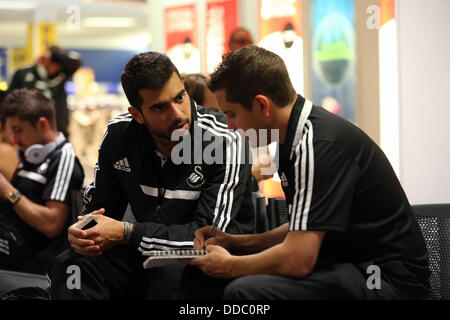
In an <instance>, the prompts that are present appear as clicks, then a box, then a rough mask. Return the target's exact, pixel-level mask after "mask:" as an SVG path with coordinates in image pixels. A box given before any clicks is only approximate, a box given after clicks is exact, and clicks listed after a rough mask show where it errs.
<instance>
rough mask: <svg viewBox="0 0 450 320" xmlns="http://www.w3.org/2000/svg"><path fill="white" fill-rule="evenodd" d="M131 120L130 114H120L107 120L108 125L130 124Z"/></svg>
mask: <svg viewBox="0 0 450 320" xmlns="http://www.w3.org/2000/svg"><path fill="white" fill-rule="evenodd" d="M131 120H133V117H132V116H131V114H130V113H126V114H121V115H118V116H116V117H114V118H112V119H111V120H109V122H108V125H110V124H115V123H119V122H131Z"/></svg>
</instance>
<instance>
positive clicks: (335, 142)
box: [279, 96, 429, 285]
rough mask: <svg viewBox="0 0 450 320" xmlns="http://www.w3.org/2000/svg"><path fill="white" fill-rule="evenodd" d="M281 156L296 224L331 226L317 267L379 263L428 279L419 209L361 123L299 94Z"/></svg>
mask: <svg viewBox="0 0 450 320" xmlns="http://www.w3.org/2000/svg"><path fill="white" fill-rule="evenodd" d="M279 162H280V165H279V175H280V177H281V180H282V187H283V190H284V192H285V195H286V199H287V203H288V206H289V212H290V222H289V230H290V231H298V230H320V231H326V235H325V238H324V240H323V244H322V247H321V249H320V252H319V257H318V262H317V266H318V267H320V266H324V265H329V264H334V263H344V262H351V263H354V264H361V265H370V264H375V265H378V266H379V267H380V268H381V273H382V276H384V277H385V278H389V277H391V278H395V279H396V280H395V281H397V282H399V281H400V282H404V281H406V282H408V283H409V284H412V285H414V282H416V281H417V282H420V283H424V282H426V280H427V279H428V276H429V272H428V269H427V266H428V259H427V250H426V246H425V242H424V240H423V237H422V235H421V232H420V229H419V226H418V223H417V220H416V217H415V215H414V213H413V211H412V209H411V206H410V204H409V202H408V199H407V197H406V195H405V193H404V191H403V189H402V187H401V185H400V182H399V181H398V179H397V176H396V174H395V172H394V170H393V169H392V167H391V165H390V163H389V161H388V159H387V158H386V156H385V155H384V153H383V151H382V150H381V149H380V148H379V147H378V146H377V144H376V143H375V142H373V141H372V140H371V139H370V138H369V137H368V136H367V135H366V134H365V133H364V132H363V131H362V130H360V129H359V128H358V127H357V126H355V125H354V124H352V123H350V122H348V121H346V120H345V119H343V118H341V117H338V116H336V115H334V114H332V113H330V112H328V111H326V110H325V109H324V108H320V107H316V106H313V104H312V103H311V102H310V101H308V100H305V99H304V98H303V97H301V96H299V97H298V99H297V101H296V103H295V106H294V108H293V110H292V113H291V116H290V120H289V125H288V128H287V135H286V140H285V143H284V144H283V145H280V148H279ZM383 273H384V274H383Z"/></svg>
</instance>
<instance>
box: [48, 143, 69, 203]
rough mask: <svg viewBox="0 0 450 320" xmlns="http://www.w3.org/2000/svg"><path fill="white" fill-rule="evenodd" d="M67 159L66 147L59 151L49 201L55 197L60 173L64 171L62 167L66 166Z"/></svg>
mask: <svg viewBox="0 0 450 320" xmlns="http://www.w3.org/2000/svg"><path fill="white" fill-rule="evenodd" d="M66 145H67V144H66ZM67 157H68V154H67V148H66V146H64V147H63V148H62V149H61V156H60V158H59V164H58V169H57V171H56V178H55V184H54V185H53V189H52V193H51V195H50V199H56V195H57V193H58V190H59V185H60V183H61V175H62V171H63V170H64V167H65V165H66V160H67Z"/></svg>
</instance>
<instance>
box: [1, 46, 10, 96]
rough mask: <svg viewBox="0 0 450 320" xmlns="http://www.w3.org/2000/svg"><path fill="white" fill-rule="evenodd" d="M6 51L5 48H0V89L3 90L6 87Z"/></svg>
mask: <svg viewBox="0 0 450 320" xmlns="http://www.w3.org/2000/svg"><path fill="white" fill-rule="evenodd" d="M7 67H8V51H7V49H6V48H0V90H3V91H5V90H6V89H7V87H8V85H7V77H8V73H7V72H8V69H7Z"/></svg>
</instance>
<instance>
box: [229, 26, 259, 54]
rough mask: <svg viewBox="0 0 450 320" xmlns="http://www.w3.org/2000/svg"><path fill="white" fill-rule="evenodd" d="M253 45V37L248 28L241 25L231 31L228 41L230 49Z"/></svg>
mask: <svg viewBox="0 0 450 320" xmlns="http://www.w3.org/2000/svg"><path fill="white" fill-rule="evenodd" d="M251 45H253V37H252V34H251V33H250V31H248V30H247V29H245V28H242V27H239V28H237V29H235V30H234V31H233V32H231V35H230V40H229V41H228V47H229V48H230V51H234V50H237V49H239V48H242V47H246V46H251Z"/></svg>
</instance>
